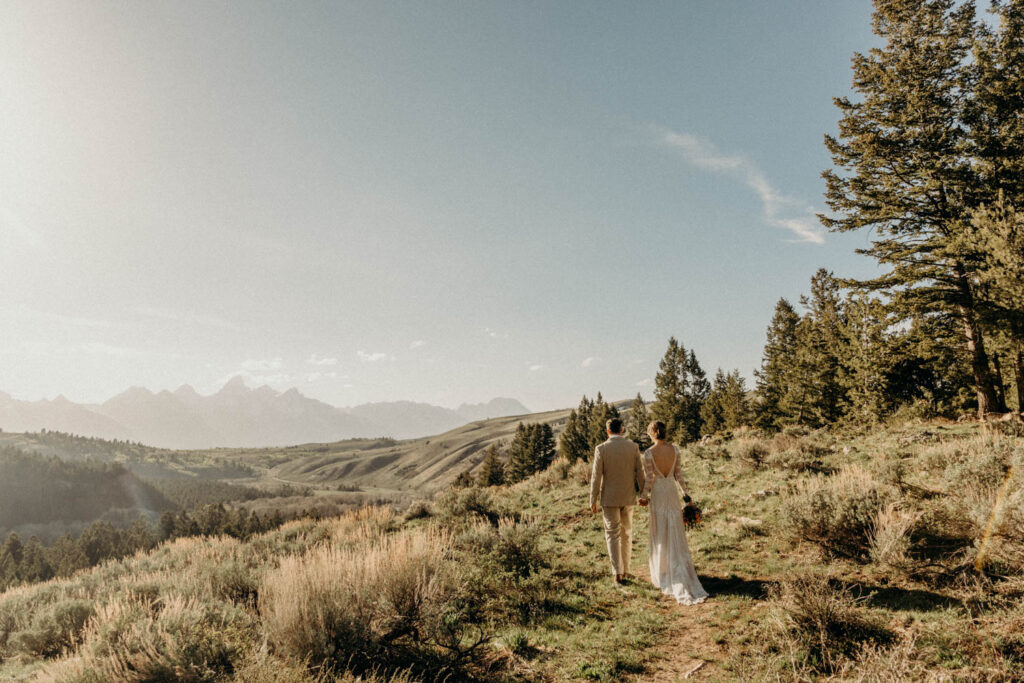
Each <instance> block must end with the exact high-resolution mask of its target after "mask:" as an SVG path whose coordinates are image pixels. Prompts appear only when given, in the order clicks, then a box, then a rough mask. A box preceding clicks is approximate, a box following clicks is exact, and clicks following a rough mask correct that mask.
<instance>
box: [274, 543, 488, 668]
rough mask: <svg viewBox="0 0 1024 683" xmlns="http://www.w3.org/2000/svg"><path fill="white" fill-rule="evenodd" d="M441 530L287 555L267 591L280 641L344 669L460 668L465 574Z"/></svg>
mask: <svg viewBox="0 0 1024 683" xmlns="http://www.w3.org/2000/svg"><path fill="white" fill-rule="evenodd" d="M450 545H451V541H450V538H449V537H448V536H447V535H444V534H441V533H439V532H436V531H422V532H417V533H404V534H399V535H393V536H389V537H381V538H380V539H378V541H377V542H376V543H374V544H373V545H372V546H371V547H370V548H368V549H366V548H364V549H358V550H338V549H335V548H318V549H315V550H313V551H312V552H310V553H309V554H307V555H304V556H293V557H287V558H285V559H284V560H282V562H281V565H280V567H279V568H278V569H277V570H274V571H272V572H270V573H269V574H268V575H267V576H266V577H265V578H264V581H263V584H262V586H261V589H260V613H261V615H262V617H263V622H264V626H265V629H266V633H267V637H268V639H269V642H270V644H271V645H272V646H273V647H274V648H275V650H276V651H277V652H279V653H282V654H284V655H286V656H288V657H290V658H292V659H295V660H300V661H301V660H305V659H308V661H310V662H311V663H312V664H314V665H316V666H323V667H325V668H327V669H331V670H336V671H340V670H343V669H345V668H351V669H353V670H354V671H357V672H365V671H370V670H372V668H373V666H374V664H375V663H380V662H387V663H388V666H389V667H392V668H393V669H396V670H397V669H404V668H408V667H414V668H416V669H419V670H421V671H427V670H430V669H432V668H433V667H435V666H438V665H439V664H445V665H449V666H454V665H456V664H458V663H459V662H460V661H461V660H463V659H464V658H466V657H467V656H469V655H471V654H472V650H473V647H475V646H468V647H466V648H462V647H461V644H462V640H463V638H462V635H463V629H464V627H465V619H464V618H463V614H462V612H461V611H460V609H459V605H458V603H457V600H456V597H457V588H458V586H459V575H458V572H457V570H456V568H455V566H454V565H453V563H451V562H448V561H446V559H445V556H446V554H447V553H448V552H449V548H450Z"/></svg>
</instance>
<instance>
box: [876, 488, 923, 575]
mask: <svg viewBox="0 0 1024 683" xmlns="http://www.w3.org/2000/svg"><path fill="white" fill-rule="evenodd" d="M920 518H921V512H920V511H917V510H908V509H905V508H901V507H899V506H898V505H896V504H895V503H889V504H888V505H886V506H885V507H883V508H881V509H880V510H878V512H877V513H876V515H875V520H874V524H873V525H872V527H871V530H870V535H869V537H868V541H869V547H868V553H869V555H870V557H871V561H872V562H874V563H875V564H878V565H880V566H882V567H887V568H889V569H896V570H904V569H907V568H908V567H909V566H910V565H911V564H912V561H911V559H910V556H909V554H908V552H909V550H910V546H911V538H910V535H911V531H912V530H913V528H914V525H915V524H917V522H918V520H919V519H920Z"/></svg>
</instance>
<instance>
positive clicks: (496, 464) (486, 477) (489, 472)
mask: <svg viewBox="0 0 1024 683" xmlns="http://www.w3.org/2000/svg"><path fill="white" fill-rule="evenodd" d="M479 481H480V486H501V485H502V484H504V483H505V465H504V463H502V462H501V458H500V457H499V455H498V446H497V444H493V443H492V444H491V445H490V446H488V447H487V454H486V455H485V456H484V462H483V465H481V466H480V478H479Z"/></svg>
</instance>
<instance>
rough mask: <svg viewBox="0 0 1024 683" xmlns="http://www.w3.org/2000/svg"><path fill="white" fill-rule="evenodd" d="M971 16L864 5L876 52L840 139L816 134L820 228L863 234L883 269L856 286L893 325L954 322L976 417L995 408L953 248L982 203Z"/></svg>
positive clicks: (861, 63) (842, 104)
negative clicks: (821, 155)
mask: <svg viewBox="0 0 1024 683" xmlns="http://www.w3.org/2000/svg"><path fill="white" fill-rule="evenodd" d="M974 13H975V7H974V3H973V2H970V1H968V2H962V3H957V2H954V0H875V11H874V15H873V29H874V32H875V34H876V35H878V36H879V37H880V38H882V40H883V41H884V44H883V46H882V47H878V48H874V49H872V50H871V51H870V52H869V53H868V54H867V55H864V54H859V53H858V54H855V55H854V58H853V72H854V77H853V86H854V90H855V91H856V92H857V94H858V99H857V100H856V101H853V100H851V99H848V98H845V97H840V98H837V99H836V100H835V101H836V105H837V106H838V107H839V109H840V110H841V112H842V119H841V120H840V122H839V137H838V138H835V137H832V136H826V138H825V144H826V147H827V148H828V150H829V152H830V153H831V155H832V161H833V164H834V166H835V169H836V170H828V171H826V172H825V173H824V177H825V181H826V185H827V192H826V202H827V203H828V205H829V207H830V208H831V209H832V210H833V212H835V215H833V216H829V217H826V216H822V221H823V222H824V224H825V225H826V226H827V227H829V228H830V229H832V230H837V231H853V230H861V229H864V230H866V231H868V232H869V233H870V234H871V235H872V236H873V238H872V241H871V246H870V247H868V248H866V249H862V250H860V251H861V253H864V254H867V255H869V256H871V257H873V258H874V259H875V260H876V261H878V263H879V264H880V265H883V266H886V267H888V272H886V273H884V274H883V275H881V276H879V277H877V278H874V279H871V280H864V281H860V282H858V283H856V284H857V286H858V287H859V288H861V289H863V290H865V291H869V290H880V291H884V292H886V293H888V294H890V296H891V300H890V303H891V310H892V311H893V312H894V313H895V314H897V315H898V316H899V317H901V318H909V317H912V316H913V315H915V314H921V313H930V314H933V315H942V316H948V317H951V318H954V319H955V320H957V322H958V323H959V326H960V328H961V330H962V335H963V338H962V343H963V345H964V347H965V348H966V350H967V351H968V353H969V355H970V358H971V369H972V373H973V379H974V385H975V390H976V394H977V401H978V412H979V414H981V415H984V414H985V413H986V412H989V411H993V410H996V411H999V410H1002V409H1003V406H1001V405H1000V403H999V400H998V397H997V393H996V388H995V381H994V378H993V374H992V369H991V365H990V362H989V357H988V354H987V352H986V349H985V339H984V336H983V330H982V321H981V313H982V309H983V302H981V301H979V298H978V292H977V291H976V285H975V282H976V280H977V254H976V250H975V248H974V247H973V245H970V244H969V243H968V242H966V241H965V240H963V239H962V238H963V235H964V234H965V231H966V229H967V226H968V225H969V222H970V217H971V214H972V211H973V210H975V209H976V208H977V207H978V206H979V205H980V204H981V203H983V202H984V201H985V200H986V185H985V183H984V182H982V181H981V179H980V178H979V177H978V169H977V168H975V167H974V165H972V161H971V159H972V155H973V154H974V153H975V152H976V148H975V147H976V145H975V141H973V140H972V139H971V137H970V135H971V133H970V130H971V125H970V120H971V119H972V117H974V116H975V112H974V110H973V109H972V107H973V104H972V101H971V100H972V98H971V97H970V93H971V92H972V88H973V85H974V81H975V79H976V71H977V69H976V68H975V66H974V65H973V64H972V63H971V61H970V60H969V56H970V50H971V48H972V46H973V45H974V42H975V37H976V33H977V26H976V24H975V19H974Z"/></svg>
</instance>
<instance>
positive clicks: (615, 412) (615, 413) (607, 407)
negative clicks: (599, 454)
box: [590, 391, 619, 454]
mask: <svg viewBox="0 0 1024 683" xmlns="http://www.w3.org/2000/svg"><path fill="white" fill-rule="evenodd" d="M613 417H619V409H618V408H616V407H615V406H613V405H611V404H610V403H608V402H606V401H605V400H604V397H603V396H601V392H600V391H599V392H597V398H595V399H594V402H593V404H592V407H591V413H590V453H591V454H593V452H594V449H595V448H597V445H598V444H600V443H604V442H605V441H606V440H607V439H608V420H610V419H612V418H613Z"/></svg>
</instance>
